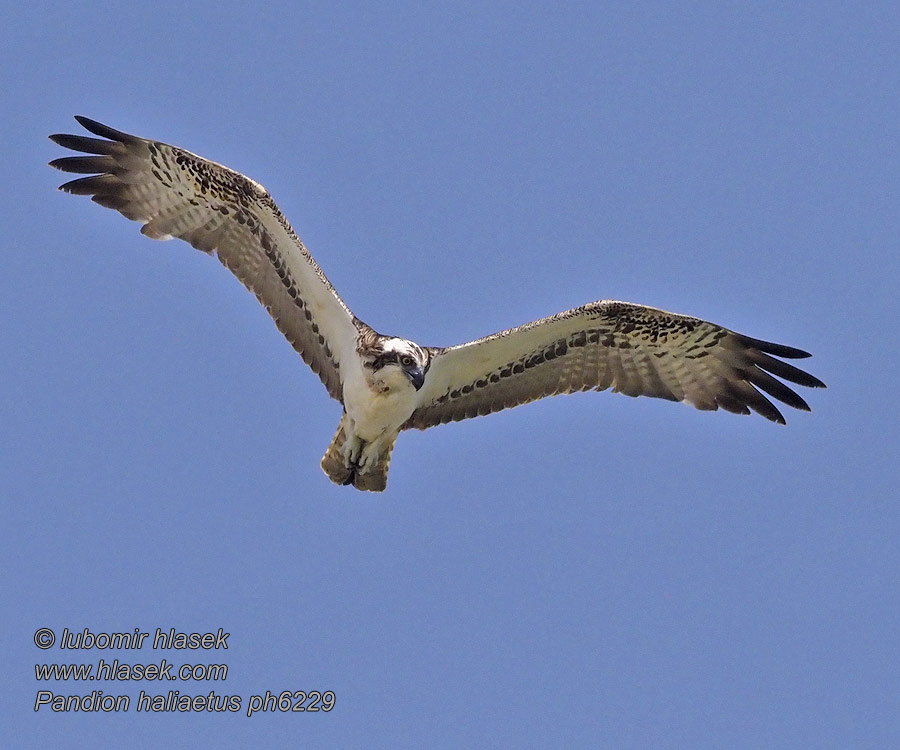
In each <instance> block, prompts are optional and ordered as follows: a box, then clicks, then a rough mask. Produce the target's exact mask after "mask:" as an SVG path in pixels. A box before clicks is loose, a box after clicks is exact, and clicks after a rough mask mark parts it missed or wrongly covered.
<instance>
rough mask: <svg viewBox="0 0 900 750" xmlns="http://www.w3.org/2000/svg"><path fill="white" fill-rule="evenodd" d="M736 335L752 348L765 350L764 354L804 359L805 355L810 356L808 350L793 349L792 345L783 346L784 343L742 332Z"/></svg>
mask: <svg viewBox="0 0 900 750" xmlns="http://www.w3.org/2000/svg"><path fill="white" fill-rule="evenodd" d="M738 337H739V338H740V340H741V341H742V342H743V343H744V344H745V345H747V346H752V347H753V348H754V349H759V351H761V352H765V353H766V354H774V355H775V356H776V357H783V358H784V359H806V358H807V357H811V356H812V354H810V353H809V352H805V351H803V349H795V348H794V347H793V346H785V345H784V344H775V343H773V342H771V341H763V340H762V339H754V338H751V337H750V336H744V335H743V334H738Z"/></svg>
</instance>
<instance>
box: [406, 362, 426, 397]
mask: <svg viewBox="0 0 900 750" xmlns="http://www.w3.org/2000/svg"><path fill="white" fill-rule="evenodd" d="M403 372H405V373H406V377H408V378H409V382H411V383H412V384H413V387H414V388H415V389H416V390H417V391H418V390H419V389H420V388H421V387H422V386H423V385H424V384H425V373H424V372H422V368H421V367H411V368H409V369H408V370H404V371H403Z"/></svg>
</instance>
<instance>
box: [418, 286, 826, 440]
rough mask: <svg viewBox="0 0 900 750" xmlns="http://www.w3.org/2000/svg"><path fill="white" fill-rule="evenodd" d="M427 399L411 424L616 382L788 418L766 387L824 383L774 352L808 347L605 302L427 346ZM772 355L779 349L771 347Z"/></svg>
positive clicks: (631, 392) (778, 392)
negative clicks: (466, 339) (448, 345)
mask: <svg viewBox="0 0 900 750" xmlns="http://www.w3.org/2000/svg"><path fill="white" fill-rule="evenodd" d="M429 352H430V354H431V355H432V359H431V366H430V368H429V370H428V376H427V378H426V379H425V385H424V386H423V388H422V390H421V391H420V406H419V407H418V408H417V409H416V410H415V411H414V412H413V414H412V416H411V417H410V418H409V421H407V423H406V424H405V425H404V428H407V429H408V428H411V427H416V428H418V429H421V430H424V429H425V428H427V427H432V426H434V425H437V424H442V423H444V422H452V421H457V420H460V419H467V418H469V417H477V416H481V415H483V414H490V413H492V412H495V411H499V410H501V409H507V408H509V407H511V406H518V405H519V404H525V403H528V402H529V401H534V400H535V399H539V398H543V397H544V396H553V395H556V394H558V393H574V392H575V391H588V390H596V391H602V390H605V389H607V388H610V387H611V388H612V389H613V391H614V392H616V393H624V394H626V395H627V396H654V397H656V398H665V399H669V400H670V401H687V402H689V403H691V404H693V405H694V406H696V407H697V408H698V409H706V410H714V409H718V408H719V407H721V408H723V409H725V410H726V411H730V412H734V413H736V414H749V413H750V411H751V410H753V411H755V412H757V413H758V414H761V415H762V416H764V417H766V418H767V419H770V420H772V421H773V422H779V423H781V424H784V417H783V416H782V415H781V412H779V411H778V409H776V408H775V406H774V405H773V404H772V402H771V401H769V399H767V398H766V397H765V396H764V395H763V394H762V393H761V392H760V391H764V392H765V393H767V394H769V395H770V396H772V397H774V398H775V399H777V400H779V401H783V402H784V403H786V404H788V405H789V406H793V407H794V408H796V409H804V410H806V411H809V406H808V405H807V404H806V402H805V401H804V400H803V399H802V398H800V396H798V395H797V394H796V393H794V391H792V390H791V389H790V388H788V387H787V386H786V385H785V384H784V383H782V382H781V381H780V380H777V379H776V378H775V377H773V376H778V377H779V378H783V379H784V380H787V381H790V382H792V383H797V384H799V385H804V386H809V387H813V388H824V387H825V386H824V383H822V382H821V381H820V380H818V379H817V378H814V377H813V376H812V375H809V374H808V373H806V372H804V371H803V370H800V369H798V368H796V367H794V366H793V365H790V364H788V363H786V362H782V361H781V360H780V359H776V358H775V357H783V358H786V359H795V358H801V357H808V356H809V354H807V353H806V352H803V351H800V350H799V349H793V348H791V347H788V346H781V345H780V344H771V343H768V342H766V341H759V340H758V339H752V338H749V337H747V336H742V335H741V334H739V333H735V332H733V331H729V330H728V329H727V328H722V327H721V326H717V325H715V324H713V323H707V322H705V321H702V320H698V319H697V318H689V317H687V316H684V315H676V314H674V313H669V312H665V311H663V310H656V309H654V308H652V307H643V306H642V305H633V304H629V303H627V302H611V301H607V300H604V301H600V302H593V303H591V304H589V305H585V306H584V307H579V308H576V309H574V310H569V311H567V312H563V313H559V314H558V315H554V316H553V317H550V318H544V319H543V320H538V321H535V322H534V323H529V324H528V325H525V326H521V327H519V328H513V329H510V330H508V331H503V332H502V333H497V334H494V335H493V336H488V337H486V338H483V339H479V340H478V341H472V342H469V343H468V344H462V345H460V346H454V347H451V348H449V349H430V350H429ZM773 355H774V356H773Z"/></svg>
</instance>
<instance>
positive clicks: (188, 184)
mask: <svg viewBox="0 0 900 750" xmlns="http://www.w3.org/2000/svg"><path fill="white" fill-rule="evenodd" d="M76 119H77V120H78V122H80V123H81V124H82V125H83V126H84V127H85V128H86V129H87V130H89V131H90V132H92V133H94V134H95V135H99V136H102V138H90V137H86V136H80V135H52V136H50V138H51V139H52V140H53V141H54V142H56V143H58V144H59V145H60V146H64V147H66V148H69V149H72V150H74V151H80V152H82V153H83V154H88V156H84V155H80V156H70V157H65V158H62V159H56V160H54V161H52V162H50V165H51V166H53V167H56V168H57V169H61V170H63V171H64V172H75V173H80V174H88V175H93V176H90V177H82V178H80V179H77V180H72V181H71V182H67V183H66V184H64V185H61V186H60V189H61V190H65V191H66V192H69V193H74V194H76V195H90V196H91V197H92V200H93V201H94V202H95V203H99V204H100V205H101V206H106V207H107V208H113V209H115V210H117V211H118V212H119V213H121V214H122V215H123V216H126V217H127V218H129V219H134V220H137V221H141V222H143V224H144V226H143V227H142V228H141V232H142V233H143V234H145V235H147V236H148V237H152V238H154V239H171V238H172V237H178V238H179V239H183V240H185V241H186V242H189V243H190V244H191V245H193V246H194V247H195V248H197V249H198V250H202V251H203V252H206V253H215V254H216V255H217V256H218V258H219V260H220V261H221V262H222V263H223V264H224V265H225V266H226V267H227V268H228V270H230V271H231V272H232V273H233V274H234V275H235V276H237V278H238V279H239V280H240V281H241V283H242V284H244V286H246V287H247V288H248V289H249V290H250V291H252V292H253V293H254V294H255V295H256V297H257V298H258V299H259V301H260V302H261V303H262V304H263V305H264V306H265V308H266V309H267V310H268V311H269V314H270V315H271V316H272V318H273V319H274V320H275V324H276V325H277V326H278V329H279V330H280V331H281V332H282V333H283V334H284V335H285V337H286V338H287V340H288V341H289V342H290V343H291V344H292V345H293V347H294V349H296V350H297V352H299V354H300V356H301V357H303V359H304V361H305V362H306V363H307V364H308V365H309V366H310V367H311V368H312V369H313V371H314V372H315V373H316V374H318V376H319V377H320V378H321V380H322V382H323V383H324V384H325V387H326V388H327V389H328V392H329V393H330V394H331V396H333V397H334V398H336V399H337V400H338V401H341V400H342V378H341V356H344V355H345V354H346V352H349V351H352V350H353V348H354V346H355V341H356V336H357V333H358V330H359V329H358V321H357V320H356V318H355V317H354V316H353V314H352V313H351V312H350V310H349V309H348V308H347V306H346V305H345V304H344V303H343V301H342V300H341V298H340V297H339V296H338V294H337V292H335V290H334V288H333V287H332V286H331V284H330V283H329V281H328V279H327V278H325V274H324V273H322V270H321V269H320V268H319V266H318V264H316V262H315V260H313V258H312V256H311V255H310V254H309V252H308V251H307V249H306V247H305V246H304V245H303V243H302V242H301V241H300V239H299V238H298V237H297V235H296V234H295V233H294V230H293V229H292V228H291V225H290V224H289V223H288V222H287V220H286V219H285V218H284V216H283V215H282V213H281V211H279V209H278V207H277V206H276V205H275V202H274V201H273V200H272V198H271V197H270V196H269V194H268V193H267V192H266V190H265V189H264V188H263V187H262V185H259V184H258V183H256V182H254V181H253V180H251V179H249V178H247V177H245V176H244V175H242V174H240V173H238V172H235V171H233V170H231V169H228V168H227V167H224V166H222V165H221V164H216V163H215V162H212V161H209V160H207V159H204V158H202V157H200V156H197V155H196V154H192V153H190V152H189V151H185V150H184V149H181V148H177V147H175V146H169V145H167V144H165V143H160V142H158V141H149V140H146V139H144V138H139V137H137V136H134V135H129V134H128V133H122V132H120V131H118V130H113V129H112V128H110V127H107V126H106V125H101V124H100V123H99V122H95V121H94V120H89V119H88V118H86V117H76ZM360 325H361V324H360Z"/></svg>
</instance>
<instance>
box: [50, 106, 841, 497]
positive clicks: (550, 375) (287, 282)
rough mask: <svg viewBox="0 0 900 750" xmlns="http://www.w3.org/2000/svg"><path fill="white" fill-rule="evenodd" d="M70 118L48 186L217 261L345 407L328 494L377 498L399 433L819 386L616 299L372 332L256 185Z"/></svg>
mask: <svg viewBox="0 0 900 750" xmlns="http://www.w3.org/2000/svg"><path fill="white" fill-rule="evenodd" d="M75 119H76V120H78V122H79V123H81V125H82V126H84V128H85V129H86V130H88V131H90V132H91V133H93V134H94V135H96V136H100V138H93V137H88V136H83V135H63V134H58V135H51V136H50V138H51V140H53V141H54V142H55V143H57V144H59V145H60V146H64V147H65V148H68V149H72V150H73V151H78V152H81V154H80V155H79V156H68V157H64V158H60V159H55V160H54V161H51V162H50V166H52V167H55V168H57V169H61V170H62V171H64V172H74V173H76V174H83V175H90V176H87V177H80V178H78V179H75V180H72V181H70V182H67V183H65V184H64V185H61V186H60V189H61V190H64V191H66V192H68V193H73V194H75V195H89V196H91V199H92V200H93V201H94V202H95V203H99V204H100V205H101V206H106V207H107V208H112V209H115V210H116V211H118V212H119V213H121V214H122V215H123V216H125V217H127V218H129V219H133V220H136V221H140V222H142V224H143V226H142V227H141V232H142V233H143V234H145V235H147V236H148V237H152V238H153V239H160V240H165V239H171V238H173V237H178V238H179V239H182V240H185V241H186V242H189V243H190V244H191V245H193V246H194V247H195V248H197V249H198V250H202V251H203V252H205V253H208V254H215V255H216V256H217V257H218V259H219V260H220V261H221V262H222V263H223V264H224V265H225V267H226V268H228V270H230V271H231V272H232V273H233V274H234V275H235V276H237V278H238V279H239V280H240V281H241V283H242V284H244V286H246V287H247V289H249V290H250V291H251V292H253V293H254V294H255V295H256V297H257V299H259V301H260V302H261V303H262V304H263V305H264V306H265V308H266V309H267V310H268V311H269V314H270V315H271V316H272V318H273V319H274V321H275V325H277V326H278V329H279V330H280V331H281V332H282V333H283V334H284V336H285V338H287V340H288V341H289V342H290V343H291V345H292V346H293V347H294V349H296V350H297V352H298V353H299V354H300V356H301V357H302V358H303V360H304V361H305V362H306V363H307V364H308V365H309V366H310V367H311V368H312V370H313V372H315V373H316V374H317V375H318V376H319V378H320V379H321V380H322V383H323V384H324V385H325V388H326V389H327V390H328V393H329V395H331V397H332V398H334V399H336V400H338V401H339V402H340V403H341V404H342V405H343V407H344V411H343V415H342V416H341V421H340V424H339V425H338V429H337V433H336V434H335V436H334V439H333V440H332V441H331V445H330V446H329V447H328V450H327V451H326V452H325V456H324V457H323V459H322V469H323V470H324V471H325V474H327V475H328V477H329V479H331V481H333V482H335V483H337V484H342V485H350V484H352V485H353V486H354V487H356V488H357V489H360V490H368V491H373V492H381V491H382V490H384V488H385V487H386V485H387V475H388V466H389V464H390V460H391V452H392V450H393V448H394V442H395V441H396V439H397V436H398V435H399V434H400V431H401V430H407V429H410V428H413V427H415V428H417V429H420V430H424V429H426V428H428V427H434V426H435V425H439V424H443V423H444V422H452V421H457V420H460V419H467V418H469V417H478V416H482V415H485V414H491V413H492V412H495V411H500V410H501V409H507V408H510V407H513V406H518V405H519V404H525V403H528V402H529V401H534V400H536V399H539V398H543V397H544V396H554V395H556V394H560V393H574V392H576V391H588V390H595V391H602V390H606V389H607V388H612V390H613V391H614V392H616V393H624V394H625V395H628V396H653V397H655V398H664V399H668V400H670V401H686V402H688V403H691V404H693V405H694V406H695V407H697V408H698V409H704V410H715V409H718V408H720V407H721V408H722V409H725V410H726V411H730V412H734V413H736V414H749V413H750V412H751V410H752V411H754V412H756V413H757V414H761V415H762V416H763V417H765V418H767V419H770V420H771V421H773V422H778V423H780V424H784V417H783V416H782V415H781V412H780V411H779V410H778V409H777V408H776V407H775V405H774V404H773V403H772V402H771V401H770V400H769V399H768V398H767V397H766V396H765V395H763V394H764V393H765V394H768V395H769V396H771V397H772V398H774V399H776V400H778V401H781V402H783V403H785V404H787V405H788V406H792V407H794V408H796V409H803V410H805V411H809V406H808V405H807V403H806V402H805V401H804V400H803V399H802V398H801V397H800V396H799V395H798V394H797V393H795V392H794V391H793V390H791V388H789V387H788V386H787V385H785V384H784V383H783V382H782V381H788V382H790V383H796V384H798V385H802V386H807V387H811V388H823V387H824V383H822V382H821V381H820V380H818V379H817V378H815V377H813V376H812V375H810V374H809V373H807V372H804V371H803V370H801V369H799V368H797V367H795V366H794V365H791V364H789V363H787V362H784V361H782V360H784V359H799V358H803V357H808V356H809V354H807V353H806V352H804V351H801V350H800V349H794V348H792V347H789V346H783V345H781V344H773V343H769V342H767V341H760V340H759V339H754V338H750V337H749V336H744V335H742V334H740V333H735V332H734V331H730V330H728V329H727V328H723V327H721V326H718V325H715V324H714V323H708V322H706V321H703V320H699V319H698V318H692V317H688V316H686V315H678V314H675V313H670V312H665V311H663V310H657V309H655V308H652V307H645V306H643V305H636V304H631V303H628V302H615V301H610V300H601V301H598V302H591V303H589V304H586V305H583V306H581V307H576V308H574V309H572V310H567V311H565V312H561V313H558V314H557V315H552V316H550V317H548V318H543V319H541V320H536V321H534V322H533V323H528V324H527V325H523V326H520V327H518V328H512V329H510V330H507V331H502V332H500V333H495V334H493V335H491V336H486V337H485V338H482V339H478V340H477V341H470V342H468V343H465V344H459V345H457V346H451V347H447V348H444V347H431V346H420V345H419V344H416V343H415V342H413V341H409V340H407V339H404V338H400V337H397V336H384V335H382V334H380V333H378V332H376V331H375V330H373V329H372V328H371V327H369V326H368V325H366V324H365V323H364V322H363V321H361V320H360V319H359V318H357V317H356V316H355V315H354V314H353V313H352V312H351V311H350V309H349V308H348V307H347V305H345V304H344V302H343V300H342V299H341V298H340V297H339V296H338V294H337V292H336V291H335V290H334V287H332V286H331V284H330V283H329V281H328V279H327V278H326V277H325V274H324V273H322V270H321V269H320V268H319V266H318V264H317V263H316V261H315V260H313V257H312V256H311V255H310V254H309V251H308V250H307V249H306V246H305V245H304V244H303V242H302V241H301V240H300V238H299V237H297V235H296V234H295V233H294V230H293V229H292V228H291V225H290V224H289V223H288V221H287V219H285V218H284V215H283V214H282V213H281V211H280V210H279V209H278V207H277V206H276V205H275V202H274V201H273V200H272V198H271V196H270V195H269V194H268V192H266V190H265V189H264V188H263V187H262V185H260V184H259V183H257V182H254V181H253V180H251V179H250V178H248V177H245V176H244V175H242V174H240V173H238V172H235V171H233V170H231V169H228V168H227V167H224V166H222V165H221V164H216V163H215V162H212V161H209V160H208V159H204V158H203V157H200V156H197V155H196V154H192V153H191V152H189V151H185V150H184V149H181V148H177V147H175V146H170V145H168V144H165V143H161V142H159V141H152V140H147V139H144V138H139V137H137V136H134V135H129V134H128V133H122V132H120V131H118V130H114V129H113V128H110V127H107V126H106V125H102V124H100V123H99V122H96V121H94V120H90V119H88V118H86V117H76V118H75ZM779 358H780V359H779ZM778 378H780V379H781V380H779V379H778Z"/></svg>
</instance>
